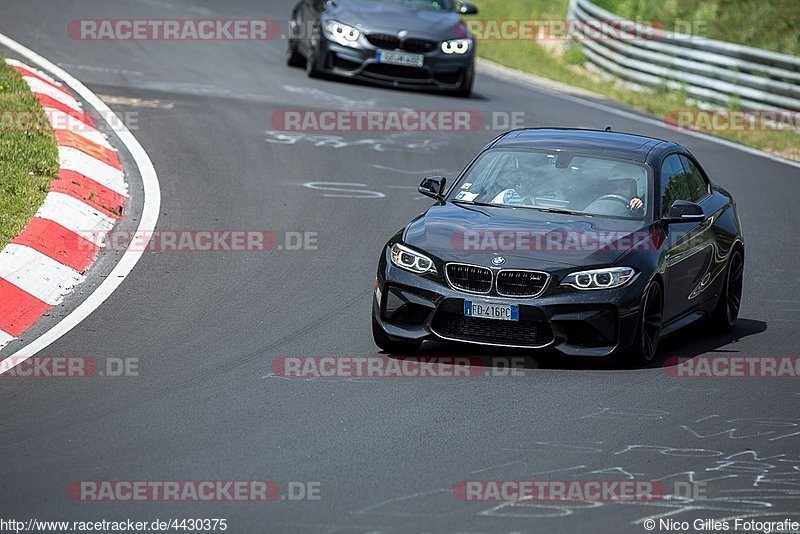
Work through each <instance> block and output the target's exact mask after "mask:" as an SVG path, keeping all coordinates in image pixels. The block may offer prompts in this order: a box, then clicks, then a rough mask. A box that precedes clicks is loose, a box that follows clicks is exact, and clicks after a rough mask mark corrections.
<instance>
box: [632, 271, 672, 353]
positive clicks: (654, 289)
mask: <svg viewBox="0 0 800 534" xmlns="http://www.w3.org/2000/svg"><path fill="white" fill-rule="evenodd" d="M663 319H664V292H663V290H662V289H661V284H659V283H658V282H652V283H650V285H649V286H647V290H646V291H645V294H644V297H643V298H642V305H641V307H640V309H639V320H638V324H637V326H636V338H635V339H636V340H635V341H634V343H633V345H632V346H631V347H630V348H629V349H628V350H627V352H626V354H625V357H626V358H625V359H626V360H628V361H629V362H630V363H631V364H633V365H636V366H640V367H644V366H647V365H650V364H651V363H653V360H654V359H655V356H656V352H657V351H658V339H659V338H660V337H661V326H662V322H663Z"/></svg>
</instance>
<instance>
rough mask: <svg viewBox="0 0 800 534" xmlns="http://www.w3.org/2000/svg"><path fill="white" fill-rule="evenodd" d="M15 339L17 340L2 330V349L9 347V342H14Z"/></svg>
mask: <svg viewBox="0 0 800 534" xmlns="http://www.w3.org/2000/svg"><path fill="white" fill-rule="evenodd" d="M15 339H17V338H15V337H14V336H12V335H11V334H9V333H7V332H3V331H2V330H0V349H2V348H3V347H5V346H6V345H8V344H9V342H11V341H14V340H15Z"/></svg>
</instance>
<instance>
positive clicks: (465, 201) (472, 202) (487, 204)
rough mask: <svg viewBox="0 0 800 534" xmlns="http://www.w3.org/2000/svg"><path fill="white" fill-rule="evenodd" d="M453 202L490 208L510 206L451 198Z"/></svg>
mask: <svg viewBox="0 0 800 534" xmlns="http://www.w3.org/2000/svg"><path fill="white" fill-rule="evenodd" d="M450 202H452V203H453V204H467V205H470V206H487V207H489V208H509V207H513V206H508V205H506V204H490V203H488V202H475V201H474V200H451V201H450Z"/></svg>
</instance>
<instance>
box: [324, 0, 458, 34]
mask: <svg viewBox="0 0 800 534" xmlns="http://www.w3.org/2000/svg"><path fill="white" fill-rule="evenodd" d="M328 15H329V16H330V17H331V18H333V19H336V20H338V21H339V22H342V23H344V24H350V25H351V26H356V27H357V28H359V29H360V30H363V31H384V32H387V33H391V34H393V35H397V34H398V33H399V32H401V31H403V30H405V31H407V32H409V35H411V36H418V37H429V38H432V39H436V40H446V39H453V38H454V37H457V33H458V31H459V30H460V29H462V28H463V23H462V22H461V17H460V16H459V15H458V14H457V13H454V12H452V11H432V10H429V9H412V8H409V7H406V6H404V5H402V4H391V3H388V2H365V1H358V0H350V1H345V0H338V1H337V2H336V3H335V4H334V5H332V6H331V7H329V8H328Z"/></svg>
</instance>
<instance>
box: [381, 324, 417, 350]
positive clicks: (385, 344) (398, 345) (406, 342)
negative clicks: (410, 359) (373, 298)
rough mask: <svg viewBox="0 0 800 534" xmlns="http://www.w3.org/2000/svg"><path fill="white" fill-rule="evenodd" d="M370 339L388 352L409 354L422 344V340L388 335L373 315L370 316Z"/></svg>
mask: <svg viewBox="0 0 800 534" xmlns="http://www.w3.org/2000/svg"><path fill="white" fill-rule="evenodd" d="M372 339H374V340H375V344H376V345H378V348H380V349H381V350H382V351H384V352H388V353H389V354H409V353H412V352H416V351H417V349H419V347H420V346H421V345H422V341H418V340H414V339H399V338H394V337H391V336H389V334H387V333H386V332H385V331H384V330H383V328H381V325H380V324H378V321H376V320H375V318H374V317H373V318H372Z"/></svg>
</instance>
